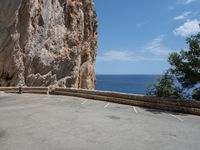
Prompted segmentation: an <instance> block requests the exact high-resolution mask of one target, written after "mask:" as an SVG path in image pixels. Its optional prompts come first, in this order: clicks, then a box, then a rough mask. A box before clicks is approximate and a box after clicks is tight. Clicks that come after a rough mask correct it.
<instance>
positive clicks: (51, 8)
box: [0, 0, 98, 89]
mask: <svg viewBox="0 0 200 150" xmlns="http://www.w3.org/2000/svg"><path fill="white" fill-rule="evenodd" d="M93 3H94V2H93V0H0V86H17V85H19V84H23V85H26V86H50V85H55V86H60V87H74V88H87V89H93V88H94V84H95V72H94V63H95V58H96V49H97V27H98V22H97V17H96V13H95V11H94V6H93V5H94V4H93Z"/></svg>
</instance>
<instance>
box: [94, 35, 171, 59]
mask: <svg viewBox="0 0 200 150" xmlns="http://www.w3.org/2000/svg"><path fill="white" fill-rule="evenodd" d="M163 40H164V35H160V36H158V37H157V38H155V39H153V40H152V41H150V42H149V43H147V44H146V46H144V47H142V48H140V50H134V51H131V50H128V51H124V50H112V51H107V52H105V53H103V54H101V55H98V56H97V61H98V62H110V61H163V60H166V57H167V56H168V55H169V53H170V52H171V50H170V49H169V48H167V47H165V46H164V45H163Z"/></svg>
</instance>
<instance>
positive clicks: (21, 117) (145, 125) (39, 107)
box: [0, 93, 200, 150]
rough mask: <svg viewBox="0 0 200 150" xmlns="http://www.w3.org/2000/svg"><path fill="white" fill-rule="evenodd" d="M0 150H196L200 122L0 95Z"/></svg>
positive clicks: (75, 101)
mask: <svg viewBox="0 0 200 150" xmlns="http://www.w3.org/2000/svg"><path fill="white" fill-rule="evenodd" d="M0 150H200V117H199V116H193V115H187V114H173V113H168V112H161V111H156V110H151V109H145V108H138V107H132V106H126V105H119V104H113V103H107V102H100V101H94V100H87V99H82V98H76V97H65V96H48V95H31V94H24V95H17V94H4V93H0Z"/></svg>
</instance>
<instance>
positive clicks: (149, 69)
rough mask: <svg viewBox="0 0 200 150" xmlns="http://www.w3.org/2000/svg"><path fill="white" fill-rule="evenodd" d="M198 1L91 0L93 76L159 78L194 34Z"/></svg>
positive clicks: (199, 14) (198, 18)
mask: <svg viewBox="0 0 200 150" xmlns="http://www.w3.org/2000/svg"><path fill="white" fill-rule="evenodd" d="M199 6H200V0H95V10H96V12H97V15H98V20H99V31H98V32H99V46H98V53H97V61H96V73H97V74H162V73H163V72H164V70H166V69H167V68H168V67H169V64H168V62H167V58H168V55H169V53H171V52H175V51H180V50H181V49H187V45H186V44H185V38H186V37H187V36H189V35H191V34H194V33H197V32H198V31H200V30H199V27H198V24H200V11H199Z"/></svg>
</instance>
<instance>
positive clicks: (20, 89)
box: [19, 85, 23, 94]
mask: <svg viewBox="0 0 200 150" xmlns="http://www.w3.org/2000/svg"><path fill="white" fill-rule="evenodd" d="M22 93H23V92H22V85H20V86H19V94H22Z"/></svg>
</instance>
